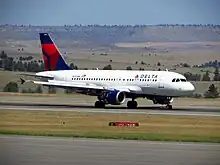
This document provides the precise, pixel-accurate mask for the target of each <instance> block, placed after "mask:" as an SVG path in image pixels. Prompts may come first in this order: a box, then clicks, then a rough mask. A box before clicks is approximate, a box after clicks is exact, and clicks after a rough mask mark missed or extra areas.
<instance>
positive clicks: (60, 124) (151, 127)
mask: <svg viewBox="0 0 220 165" xmlns="http://www.w3.org/2000/svg"><path fill="white" fill-rule="evenodd" d="M110 121H132V122H139V123H140V126H139V127H110V126H108V123H109V122H110ZM0 133H1V134H24V135H41V136H68V137H88V138H115V139H137V140H162V141H194V142H220V117H190V116H188V117H187V116H186V117H180V116H175V117H174V116H154V115H130V114H100V113H77V112H49V111H43V112H40V111H28V112H27V111H22V110H21V111H18V110H15V111H13V110H10V111H8V110H1V111H0Z"/></svg>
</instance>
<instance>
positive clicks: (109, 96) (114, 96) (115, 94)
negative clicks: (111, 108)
mask: <svg viewBox="0 0 220 165" xmlns="http://www.w3.org/2000/svg"><path fill="white" fill-rule="evenodd" d="M125 98H126V95H125V93H124V92H121V91H118V90H112V91H109V92H107V93H105V94H104V95H102V96H100V97H98V99H99V100H105V102H106V103H107V104H112V105H119V104H122V103H124V101H125Z"/></svg>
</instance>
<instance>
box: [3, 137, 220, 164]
mask: <svg viewBox="0 0 220 165" xmlns="http://www.w3.org/2000/svg"><path fill="white" fill-rule="evenodd" d="M0 146H1V147H0V162H1V164H2V165H39V164H40V165H56V164H57V165H61V164H62V165H70V164H71V165H73V164H74V165H75V164H78V165H85V164H89V165H99V164H100V165H103V164H105V165H114V164H120V165H134V164H144V165H146V164H148V165H171V164H175V165H178V164H181V165H209V164H210V165H219V164H220V157H219V155H220V144H204V143H177V142H151V141H124V140H123V141H122V140H98V139H73V138H52V137H27V136H4V135H0Z"/></svg>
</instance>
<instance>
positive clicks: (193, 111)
mask: <svg viewBox="0 0 220 165" xmlns="http://www.w3.org/2000/svg"><path fill="white" fill-rule="evenodd" d="M0 107H1V108H0V110H5V109H7V110H38V111H72V112H91V113H125V114H151V115H172V116H175V115H176V116H216V117H220V110H219V109H216V108H195V107H193V108H190V107H185V108H184V107H177V108H175V109H173V110H167V109H165V108H161V107H150V106H149V107H143V106H141V107H138V108H137V109H127V108H126V107H122V106H109V107H106V108H104V109H97V108H94V106H92V105H89V104H76V105H69V104H47V103H13V102H11V103H3V102H1V103H0Z"/></svg>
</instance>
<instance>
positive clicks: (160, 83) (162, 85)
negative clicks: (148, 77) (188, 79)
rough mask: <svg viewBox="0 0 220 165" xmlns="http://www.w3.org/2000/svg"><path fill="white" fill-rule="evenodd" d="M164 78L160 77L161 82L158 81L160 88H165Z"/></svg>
mask: <svg viewBox="0 0 220 165" xmlns="http://www.w3.org/2000/svg"><path fill="white" fill-rule="evenodd" d="M163 82H164V81H163V77H162V76H161V75H160V77H159V81H158V88H164V83H163Z"/></svg>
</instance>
